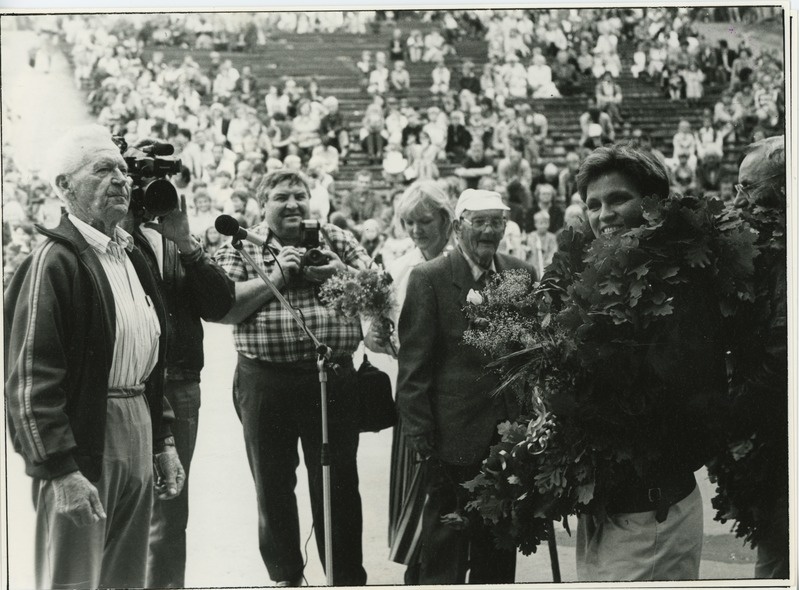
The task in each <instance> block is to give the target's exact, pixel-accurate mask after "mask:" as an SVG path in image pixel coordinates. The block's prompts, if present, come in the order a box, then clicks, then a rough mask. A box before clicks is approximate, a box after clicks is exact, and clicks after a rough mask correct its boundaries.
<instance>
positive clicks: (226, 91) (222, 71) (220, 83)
mask: <svg viewBox="0 0 799 590" xmlns="http://www.w3.org/2000/svg"><path fill="white" fill-rule="evenodd" d="M238 79H239V72H238V70H237V69H236V68H234V67H233V62H231V61H230V60H229V59H226V60H225V61H223V62H222V65H221V66H220V67H219V72H218V73H217V75H216V77H215V78H214V81H213V86H212V89H211V92H212V93H213V96H214V100H224V99H229V98H230V96H231V95H232V94H233V91H234V90H235V88H236V81H237V80H238Z"/></svg>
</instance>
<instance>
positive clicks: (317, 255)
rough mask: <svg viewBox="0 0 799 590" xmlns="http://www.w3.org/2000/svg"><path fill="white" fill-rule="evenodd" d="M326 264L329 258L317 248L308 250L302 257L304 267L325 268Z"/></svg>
mask: <svg viewBox="0 0 799 590" xmlns="http://www.w3.org/2000/svg"><path fill="white" fill-rule="evenodd" d="M326 262H327V256H325V255H324V254H323V253H322V251H321V250H317V249H316V248H312V249H311V250H308V251H307V252H306V253H305V254H304V255H303V257H302V263H303V265H304V266H324V265H325V263H326Z"/></svg>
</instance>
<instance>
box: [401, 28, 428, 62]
mask: <svg viewBox="0 0 799 590" xmlns="http://www.w3.org/2000/svg"><path fill="white" fill-rule="evenodd" d="M405 45H406V47H407V50H408V61H410V62H411V63H416V62H419V61H421V60H422V55H423V53H424V39H423V38H422V33H421V31H419V30H417V29H414V30H413V31H411V33H410V35H408V40H407V41H406V42H405Z"/></svg>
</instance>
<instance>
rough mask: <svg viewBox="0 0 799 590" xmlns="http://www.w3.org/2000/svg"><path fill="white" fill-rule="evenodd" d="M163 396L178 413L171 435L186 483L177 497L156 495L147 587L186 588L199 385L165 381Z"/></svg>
mask: <svg viewBox="0 0 799 590" xmlns="http://www.w3.org/2000/svg"><path fill="white" fill-rule="evenodd" d="M164 397H166V398H167V399H168V400H169V403H170V405H171V406H172V409H173V410H174V412H175V421H174V422H173V423H172V435H173V436H174V437H175V448H176V450H177V452H178V456H179V457H180V462H181V464H182V465H183V469H184V471H185V472H186V483H185V484H184V486H183V491H182V492H181V493H180V495H179V496H178V497H177V498H173V499H171V500H159V499H158V497H157V496H154V498H155V499H154V501H153V516H152V519H151V521H150V551H149V555H148V559H147V587H148V588H183V587H184V586H185V585H186V584H185V574H186V525H187V524H188V521H189V470H190V468H191V459H192V457H193V456H194V446H195V444H196V442H197V423H198V420H199V417H200V384H199V383H198V382H197V381H190V380H183V379H182V380H179V381H170V380H168V381H166V382H165V383H164Z"/></svg>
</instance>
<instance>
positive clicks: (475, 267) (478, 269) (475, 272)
mask: <svg viewBox="0 0 799 590" xmlns="http://www.w3.org/2000/svg"><path fill="white" fill-rule="evenodd" d="M458 250H460V252H461V254H463V257H464V258H465V259H466V263H467V264H468V265H469V269H470V270H471V271H472V278H474V280H475V281H479V280H480V279H481V278H482V277H483V275H484V274H485V273H486V272H488V271H491V272H497V265H496V264H495V263H494V259H493V258H492V259H491V266H490V267H488V268H483V267H482V266H480V265H479V264H477V263H476V262H475V261H474V260H472V258H471V257H470V256H469V255H468V254H467V253H466V250H464V249H463V248H460V247H459V248H458Z"/></svg>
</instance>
